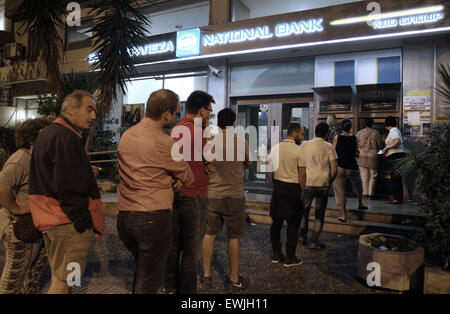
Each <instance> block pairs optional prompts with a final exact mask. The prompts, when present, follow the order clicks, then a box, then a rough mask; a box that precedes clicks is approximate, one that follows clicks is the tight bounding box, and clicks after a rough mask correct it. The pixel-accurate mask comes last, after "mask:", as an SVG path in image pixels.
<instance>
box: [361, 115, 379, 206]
mask: <svg viewBox="0 0 450 314" xmlns="http://www.w3.org/2000/svg"><path fill="white" fill-rule="evenodd" d="M364 125H365V127H364V129H362V130H360V131H359V132H358V133H357V134H356V138H357V141H358V151H359V158H358V159H357V162H358V166H359V171H360V172H361V179H362V183H363V196H364V197H365V198H367V199H371V200H372V199H374V198H375V187H376V182H377V177H378V155H377V152H378V151H379V150H380V149H381V136H380V132H378V131H377V130H375V129H374V128H373V127H372V126H373V119H372V118H367V119H365V121H364Z"/></svg>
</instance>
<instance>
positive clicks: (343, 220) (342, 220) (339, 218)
mask: <svg viewBox="0 0 450 314" xmlns="http://www.w3.org/2000/svg"><path fill="white" fill-rule="evenodd" d="M338 220H339V221H340V222H346V221H347V220H346V219H344V218H342V217H338Z"/></svg>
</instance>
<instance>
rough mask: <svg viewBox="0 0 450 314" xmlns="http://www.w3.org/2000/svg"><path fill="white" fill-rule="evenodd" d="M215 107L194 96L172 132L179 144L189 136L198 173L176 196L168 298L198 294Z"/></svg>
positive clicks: (166, 286)
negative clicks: (208, 134) (207, 132)
mask: <svg viewBox="0 0 450 314" xmlns="http://www.w3.org/2000/svg"><path fill="white" fill-rule="evenodd" d="M212 103H215V100H214V98H213V97H212V96H211V95H209V94H208V93H205V92H203V91H194V92H192V93H191V95H190V96H189V97H188V99H187V101H186V116H185V117H184V118H183V119H182V120H181V121H180V122H179V123H178V124H177V125H176V126H175V127H174V128H173V129H172V131H171V137H172V138H174V139H175V140H176V141H180V140H181V139H182V138H183V136H187V138H185V139H184V140H183V142H184V143H185V144H187V145H188V146H189V147H190V153H191V154H190V155H191V156H185V157H187V159H188V160H187V161H188V163H189V166H190V168H191V170H192V172H193V173H194V176H195V181H194V183H193V184H191V185H189V186H185V187H183V188H182V189H181V192H179V193H175V199H174V204H173V220H172V222H173V223H172V228H173V229H172V234H173V242H172V250H171V252H170V255H169V258H168V261H167V267H166V276H165V280H164V287H163V290H162V292H163V293H167V294H173V293H175V292H177V293H181V294H195V293H197V271H198V263H199V261H200V258H201V252H202V241H203V236H204V234H205V219H206V218H205V217H206V216H205V215H206V190H207V187H208V166H207V162H206V161H205V160H204V158H203V149H204V146H205V144H206V141H205V139H204V138H203V132H204V129H205V128H206V127H207V126H208V120H209V118H210V116H211V112H212V107H211V104H212ZM181 130H183V131H185V132H183V131H181ZM180 131H181V132H180ZM186 133H187V134H186ZM200 134H201V135H200ZM188 135H190V138H189V136H188ZM186 141H188V142H186ZM180 142H181V141H180ZM189 143H190V145H189ZM184 153H186V151H184ZM187 155H189V154H188V153H187ZM180 257H181V258H180Z"/></svg>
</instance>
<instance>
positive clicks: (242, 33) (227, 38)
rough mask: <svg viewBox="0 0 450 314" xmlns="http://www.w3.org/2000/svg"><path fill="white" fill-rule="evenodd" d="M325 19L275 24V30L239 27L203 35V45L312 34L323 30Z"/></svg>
mask: <svg viewBox="0 0 450 314" xmlns="http://www.w3.org/2000/svg"><path fill="white" fill-rule="evenodd" d="M322 22H323V19H311V20H308V21H297V22H290V23H280V24H277V25H275V28H274V30H271V28H270V27H269V26H258V27H254V28H245V29H238V30H233V31H228V32H222V33H217V34H205V35H203V46H205V47H208V46H215V45H226V44H234V43H243V42H251V41H254V40H257V39H259V40H265V39H269V38H273V37H274V36H275V37H287V36H291V35H301V34H310V33H316V32H322V31H323V29H324V28H323V26H322Z"/></svg>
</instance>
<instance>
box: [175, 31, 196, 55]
mask: <svg viewBox="0 0 450 314" xmlns="http://www.w3.org/2000/svg"><path fill="white" fill-rule="evenodd" d="M199 54H200V28H193V29H188V30H185V31H179V32H177V50H176V56H177V58H181V57H191V56H198V55H199Z"/></svg>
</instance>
